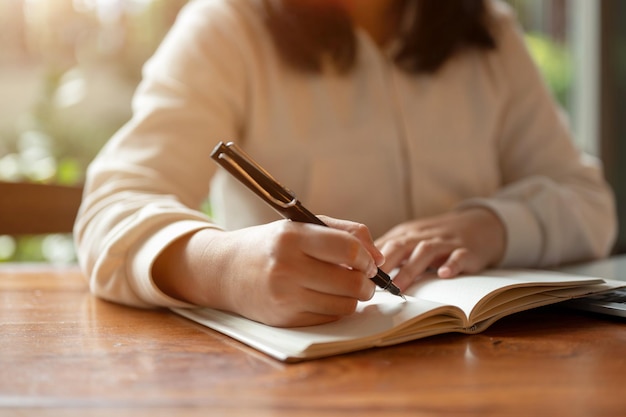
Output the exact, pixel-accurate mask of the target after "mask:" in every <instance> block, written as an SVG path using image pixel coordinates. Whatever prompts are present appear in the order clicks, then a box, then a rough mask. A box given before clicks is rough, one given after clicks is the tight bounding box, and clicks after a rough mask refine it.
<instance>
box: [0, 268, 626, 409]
mask: <svg viewBox="0 0 626 417" xmlns="http://www.w3.org/2000/svg"><path fill="white" fill-rule="evenodd" d="M0 335H1V339H0V415H2V416H31V415H36V416H57V415H58V416H109V415H113V413H114V415H115V416H116V417H117V416H126V415H132V416H143V415H146V416H147V415H149V416H157V417H159V416H162V415H163V416H177V417H178V416H196V415H197V416H206V415H207V413H208V415H211V416H216V415H224V416H283V415H284V416H290V417H306V416H318V415H324V416H341V415H350V416H358V417H367V416H385V417H394V416H430V415H443V416H458V415H461V416H502V415H525V416H527V415H550V416H557V415H566V416H596V415H597V416H624V415H626V321H624V320H622V319H611V318H607V317H601V316H597V315H593V314H591V313H583V312H578V311H574V310H569V309H567V308H565V307H563V306H551V307H544V308H540V309H536V310H532V311H528V312H523V313H518V314H516V315H513V316H510V317H507V318H505V319H502V320H501V321H499V322H497V323H496V324H494V325H493V326H492V327H491V328H490V329H488V330H486V331H485V332H483V333H481V334H477V335H462V334H447V335H440V336H434V337H430V338H426V339H421V340H417V341H414V342H409V343H405V344H402V345H398V346H393V347H388V348H379V349H371V350H367V351H361V352H357V353H352V354H347V355H341V356H336V357H331V358H326V359H320V360H314V361H310V362H303V363H296V364H284V363H281V362H278V361H276V360H274V359H271V358H269V357H267V356H265V355H263V354H261V353H259V352H257V351H255V350H253V349H251V348H249V347H247V346H245V345H243V344H241V343H239V342H237V341H234V340H232V339H230V338H228V337H226V336H224V335H222V334H219V333H216V332H214V331H212V330H210V329H206V328H204V327H202V326H200V325H198V324H195V323H192V322H190V321H188V320H186V319H184V318H182V317H179V316H176V315H174V314H172V313H170V312H167V311H163V310H140V309H133V308H128V307H124V306H120V305H116V304H112V303H108V302H105V301H102V300H99V299H96V298H95V297H93V296H92V295H90V294H89V291H88V289H87V285H86V282H85V280H84V278H83V277H82V275H81V273H80V272H79V271H78V270H77V269H76V268H73V267H52V266H23V265H17V264H16V265H9V264H5V265H0Z"/></svg>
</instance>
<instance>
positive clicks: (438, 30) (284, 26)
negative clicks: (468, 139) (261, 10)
mask: <svg viewBox="0 0 626 417" xmlns="http://www.w3.org/2000/svg"><path fill="white" fill-rule="evenodd" d="M403 3H404V7H405V9H404V10H406V11H407V13H411V14H413V16H405V17H406V18H408V19H409V21H411V22H412V24H411V25H410V26H409V27H408V30H406V33H404V34H401V35H400V39H401V44H400V45H401V46H400V48H399V49H398V51H397V52H396V53H395V56H394V60H395V62H396V64H397V65H398V66H400V67H401V68H403V69H405V70H407V71H409V72H413V73H434V72H436V71H437V70H438V69H439V68H440V67H441V66H442V65H443V64H444V63H445V62H446V60H447V59H448V58H450V57H451V56H452V55H453V54H454V53H456V52H457V51H459V50H461V49H465V48H479V49H485V50H488V49H493V48H495V47H496V44H495V40H494V38H493V36H492V35H491V33H490V30H489V27H488V16H487V10H486V6H485V1H484V0H403ZM263 4H264V6H265V11H266V22H267V25H268V28H269V30H270V33H271V35H272V38H273V39H274V42H275V43H276V45H277V48H278V50H279V51H280V53H281V55H282V56H283V58H284V59H285V60H286V61H287V62H289V63H290V64H292V65H294V66H295V67H297V68H300V69H303V70H308V71H319V70H320V69H321V66H322V61H323V59H324V58H323V57H324V56H325V55H327V56H330V58H331V60H332V62H333V63H334V64H335V65H336V67H337V68H338V69H339V70H341V71H349V70H350V69H351V68H352V67H353V66H354V63H355V61H356V55H357V43H356V38H355V34H354V31H353V28H352V23H351V21H350V18H349V16H348V14H347V13H346V12H345V10H344V9H342V8H341V7H340V6H338V5H337V2H322V1H320V2H316V1H290V0H264V1H263Z"/></svg>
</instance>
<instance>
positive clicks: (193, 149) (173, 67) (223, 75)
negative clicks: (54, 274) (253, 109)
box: [74, 1, 246, 307]
mask: <svg viewBox="0 0 626 417" xmlns="http://www.w3.org/2000/svg"><path fill="white" fill-rule="evenodd" d="M225 3H226V2H214V1H206V2H191V3H189V4H188V5H187V6H186V8H184V9H183V10H182V11H181V13H180V14H179V17H178V19H177V21H176V23H175V24H174V26H173V27H172V29H171V30H170V32H169V33H168V35H167V36H166V38H165V39H164V41H163V42H162V44H161V46H160V47H159V49H158V50H157V52H156V53H155V55H154V56H153V57H152V58H151V59H150V60H149V61H148V63H147V64H146V65H145V67H144V74H143V81H142V82H141V84H140V86H139V87H138V89H137V92H136V94H135V97H134V99H133V116H132V119H131V120H130V121H129V122H128V123H127V124H126V125H125V126H124V127H123V128H122V129H121V130H120V131H119V132H118V133H116V135H115V136H114V137H113V138H111V140H110V141H109V142H108V143H107V144H106V145H105V146H104V147H103V149H102V150H101V152H100V153H99V154H98V156H97V157H96V158H95V160H94V161H93V162H92V163H91V165H90V167H89V169H88V172H87V178H86V184H85V193H84V198H83V203H82V206H81V208H80V210H79V213H78V217H77V221H76V224H75V228H74V232H75V233H74V235H75V242H76V249H77V254H78V259H79V263H80V266H81V268H82V270H83V271H84V273H85V275H86V276H87V278H88V281H89V286H90V289H91V291H92V293H94V294H96V295H98V296H99V297H102V298H105V299H108V300H111V301H115V302H118V303H122V304H127V305H132V306H137V307H151V306H185V305H186V304H184V303H182V302H180V301H178V300H175V299H172V298H170V297H168V296H167V295H166V294H164V293H163V292H161V291H160V290H159V289H158V287H156V285H155V284H154V282H153V280H152V274H151V269H152V265H153V262H154V260H155V259H156V257H157V256H158V255H159V253H160V252H161V251H162V250H163V249H164V248H165V247H167V246H168V245H169V244H170V243H171V242H172V241H174V240H175V239H177V238H179V237H181V236H183V235H185V234H188V233H191V232H194V231H197V230H199V229H202V228H215V227H217V226H216V225H214V224H213V223H212V222H211V219H210V218H209V217H207V216H206V215H205V214H203V213H202V212H201V211H200V207H201V206H202V203H203V202H204V200H205V199H206V197H207V194H208V189H209V181H210V178H211V176H212V175H213V172H214V169H215V167H214V166H215V164H213V163H212V161H211V160H210V153H211V151H212V149H213V147H214V146H215V144H216V143H217V142H218V141H220V140H235V138H236V137H237V135H238V132H239V127H240V126H241V117H242V116H241V115H242V113H243V111H242V107H243V97H244V94H245V89H246V83H245V81H244V80H245V74H244V68H245V65H244V63H243V62H241V60H242V54H241V51H240V49H239V48H240V44H241V42H239V41H238V38H237V36H238V35H237V34H238V33H241V31H238V30H236V28H237V24H238V21H237V19H236V16H234V14H233V11H232V10H231V9H229V8H227V6H225ZM233 28H235V29H233Z"/></svg>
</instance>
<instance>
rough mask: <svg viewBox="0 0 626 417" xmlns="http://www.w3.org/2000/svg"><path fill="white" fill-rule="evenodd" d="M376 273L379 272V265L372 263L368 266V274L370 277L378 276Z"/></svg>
mask: <svg viewBox="0 0 626 417" xmlns="http://www.w3.org/2000/svg"><path fill="white" fill-rule="evenodd" d="M376 274H378V267H377V266H376V264H375V263H373V262H372V263H371V264H370V267H369V268H368V272H367V276H368V277H369V278H371V277H374V276H376Z"/></svg>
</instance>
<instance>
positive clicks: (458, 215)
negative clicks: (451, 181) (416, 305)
mask: <svg viewBox="0 0 626 417" xmlns="http://www.w3.org/2000/svg"><path fill="white" fill-rule="evenodd" d="M376 246H377V247H378V248H380V250H381V252H382V253H383V254H384V255H385V263H384V264H383V265H382V267H381V268H382V269H384V270H385V271H386V272H390V271H391V270H393V269H396V268H399V271H398V274H397V275H396V276H395V278H394V283H395V284H396V285H397V286H398V287H399V288H400V289H401V290H404V289H406V288H407V287H408V286H409V285H411V283H412V282H413V281H414V280H415V279H416V278H417V277H418V276H419V275H421V274H422V273H424V272H425V271H427V270H435V271H436V272H437V275H438V276H439V277H441V278H451V277H454V276H457V275H458V274H460V273H476V272H479V271H481V270H483V269H485V268H487V267H489V266H493V265H496V264H497V263H498V262H499V261H500V260H501V258H502V256H503V255H504V250H505V246H506V232H505V228H504V225H503V224H502V221H501V220H500V219H499V218H498V217H497V216H496V215H495V213H493V212H492V211H491V210H489V209H487V208H481V207H472V208H468V209H462V210H456V211H451V212H449V213H445V214H443V215H439V216H434V217H428V218H425V219H420V220H414V221H410V222H406V223H402V224H399V225H398V226H396V227H394V228H393V229H391V230H390V231H389V232H387V233H386V234H385V235H383V236H382V237H380V238H379V239H377V240H376Z"/></svg>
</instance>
